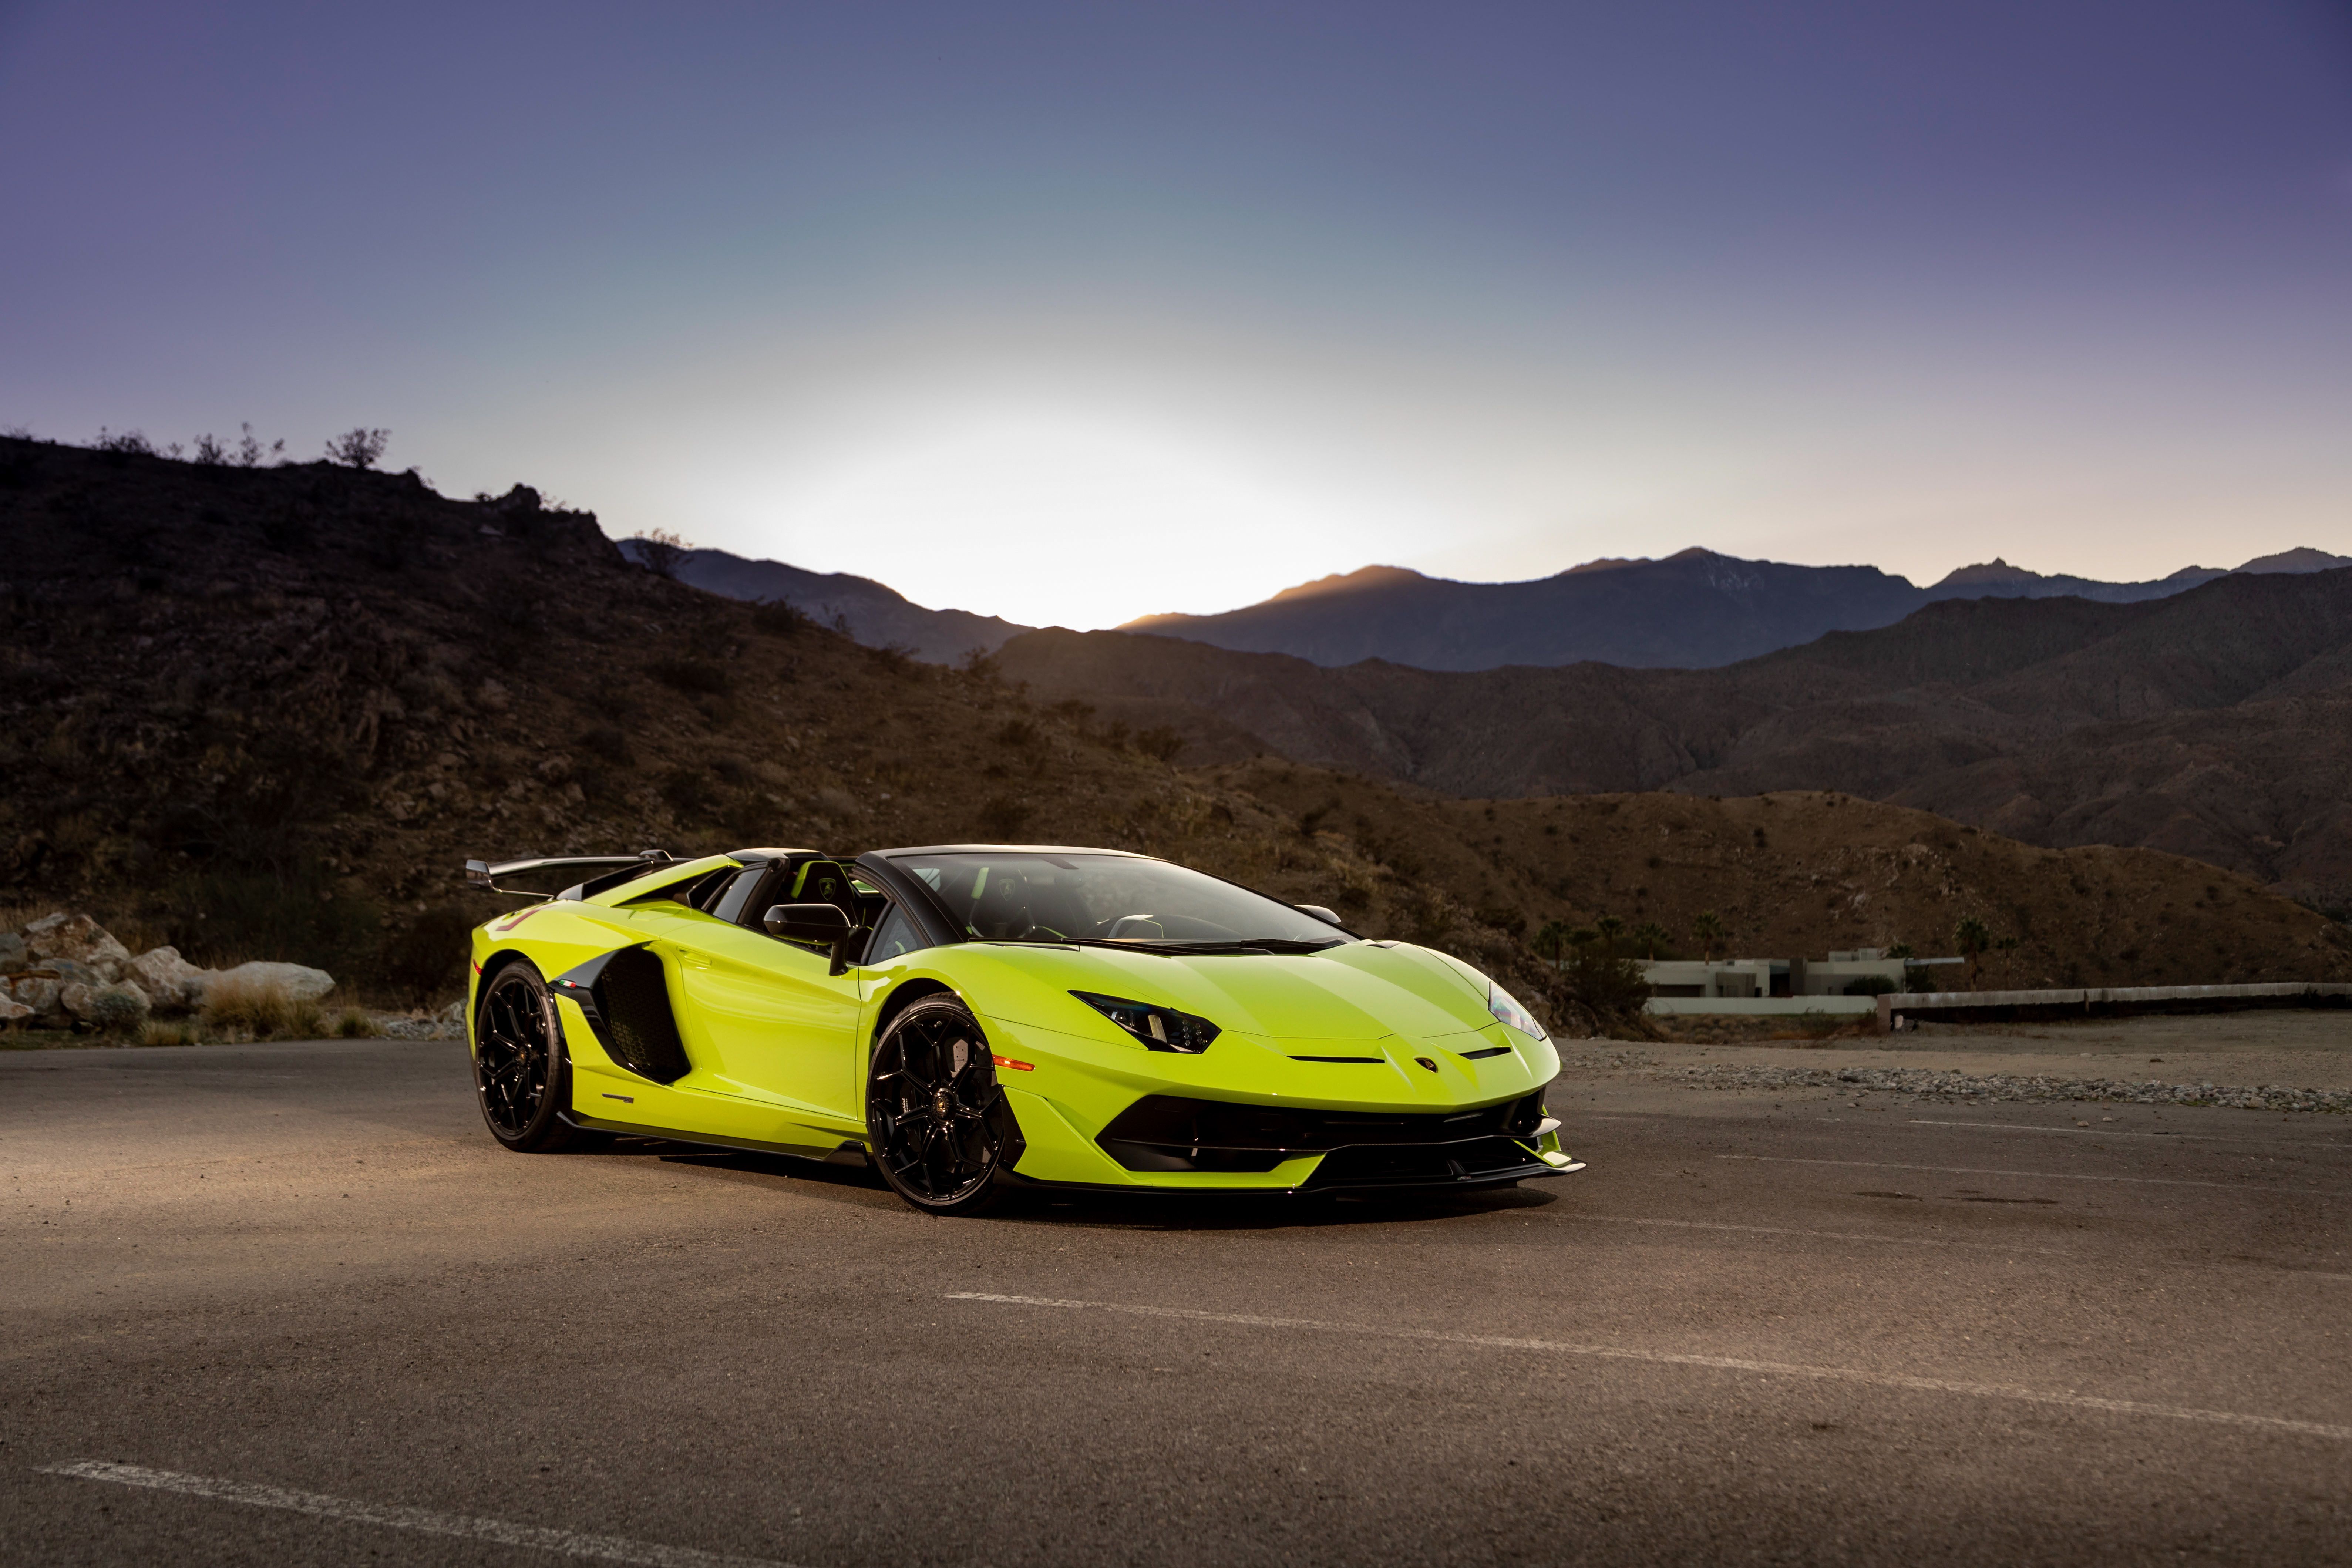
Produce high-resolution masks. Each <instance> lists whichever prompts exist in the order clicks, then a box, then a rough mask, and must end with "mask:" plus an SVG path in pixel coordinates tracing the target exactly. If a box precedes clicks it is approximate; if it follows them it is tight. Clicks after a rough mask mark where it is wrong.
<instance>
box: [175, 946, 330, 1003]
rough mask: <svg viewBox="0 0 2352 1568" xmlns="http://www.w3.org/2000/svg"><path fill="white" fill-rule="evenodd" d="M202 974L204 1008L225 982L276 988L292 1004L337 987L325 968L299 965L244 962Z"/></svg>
mask: <svg viewBox="0 0 2352 1568" xmlns="http://www.w3.org/2000/svg"><path fill="white" fill-rule="evenodd" d="M175 956H176V955H175ZM198 973H200V974H201V975H202V976H203V979H202V983H201V985H200V987H199V989H198V991H197V993H196V998H197V1002H198V1004H199V1005H202V1002H203V999H204V997H205V994H208V993H209V992H210V991H211V990H212V988H213V987H214V986H215V985H218V984H221V983H222V982H224V981H226V982H228V983H230V984H236V985H249V986H251V987H252V988H253V989H255V990H257V991H263V990H268V989H269V988H270V987H272V986H275V987H276V988H277V989H278V992H279V993H281V994H283V995H284V996H285V998H286V1000H288V1001H289V1002H316V1001H317V1000H318V999H319V998H320V997H321V996H324V995H325V994H327V993H328V992H330V991H332V990H333V989H334V988H335V977H334V976H333V975H331V974H330V973H327V972H326V971H325V970H323V969H311V968H308V967H306V966H304V965H302V964H299V963H240V964H238V965H237V966H236V968H235V969H216V970H203V971H199V972H198Z"/></svg>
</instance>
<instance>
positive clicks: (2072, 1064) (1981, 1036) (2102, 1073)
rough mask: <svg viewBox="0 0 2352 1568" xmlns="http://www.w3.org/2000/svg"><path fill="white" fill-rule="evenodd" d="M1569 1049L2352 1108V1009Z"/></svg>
mask: <svg viewBox="0 0 2352 1568" xmlns="http://www.w3.org/2000/svg"><path fill="white" fill-rule="evenodd" d="M1560 1051H1561V1058H1562V1066H1561V1076H1562V1078H1563V1079H1564V1080H1566V1081H1567V1082H1569V1083H1571V1084H1575V1083H1587V1082H1602V1081H1625V1080H1628V1079H1645V1080H1648V1081H1650V1082H1653V1083H1657V1084H1661V1085H1675V1086H1677V1087H1683V1088H1689V1089H1725V1090H1743V1089H1744V1090H1764V1089H1769V1090H1774V1091H1781V1090H1793V1091H1811V1092H1813V1093H1816V1094H1818V1095H1820V1096H1822V1097H1823V1098H1833V1097H1838V1096H1841V1095H1845V1096H1850V1095H1852V1094H1853V1093H1856V1092H1865V1091H1866V1092H1871V1093H1878V1094H1891V1095H1895V1096H1907V1097H1912V1098H1916V1099H1918V1100H1934V1101H1944V1102H1951V1101H1978V1102H1996V1101H2035V1100H2048V1101H2063V1100H2081V1101H2113V1102H2116V1103H2121V1104H2177V1105H2225V1106H2236V1107H2239V1108H2241V1109H2248V1110H2320V1111H2331V1112H2336V1113H2347V1112H2352V1014H2347V1013H2344V1012H2340V1011H2326V1012H2305V1011H2302V1010H2295V1011H2292V1012H2288V1011H2277V1012H2252V1013H2242V1014H2221V1015H2207V1016H2179V1017H2168V1016H2158V1017H2143V1018H2121V1019H2099V1020H2092V1021H2085V1022H2084V1023H2081V1024H2026V1025H2018V1024H2008V1025H1958V1024H1948V1025H1931V1026H1925V1027H1923V1028H1921V1029H1919V1030H1917V1031H1915V1032H1906V1034H1905V1035H1902V1036H1872V1037H1858V1038H1843V1039H1832V1040H1826V1041H1821V1042H1804V1043H1795V1042H1786V1041H1776V1042H1772V1043H1769V1044H1760V1045H1735V1044H1713V1045H1679V1044H1672V1043H1657V1044H1633V1043H1627V1042H1622V1041H1599V1040H1593V1041H1562V1042H1561V1043H1560Z"/></svg>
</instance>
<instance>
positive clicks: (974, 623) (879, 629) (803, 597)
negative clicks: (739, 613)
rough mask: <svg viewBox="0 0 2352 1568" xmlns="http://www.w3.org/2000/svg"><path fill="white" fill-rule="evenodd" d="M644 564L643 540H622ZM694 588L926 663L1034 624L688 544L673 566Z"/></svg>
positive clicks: (849, 577) (994, 642)
mask: <svg viewBox="0 0 2352 1568" xmlns="http://www.w3.org/2000/svg"><path fill="white" fill-rule="evenodd" d="M617 543H618V544H619V546H620V550H621V553H622V554H623V555H625V556H626V557H627V558H628V559H629V560H631V561H634V562H636V563H639V564H640V565H642V564H643V563H644V562H645V547H644V544H643V543H642V542H640V541H638V540H635V539H624V540H620V541H618V542H617ZM675 575H676V576H677V580H678V581H679V582H681V583H683V584H686V585H687V586H688V587H689V588H699V589H701V590H702V591H703V592H704V593H706V594H717V595H719V596H720V597H722V598H728V599H748V600H750V601H751V602H752V603H754V604H763V605H764V604H776V603H782V604H786V605H792V606H793V608H794V609H796V610H798V611H800V612H801V613H802V614H803V615H805V616H809V617H810V618H812V619H814V620H815V621H817V622H819V623H820V624H822V625H824V626H833V627H836V628H840V629H844V630H846V631H847V632H848V634H849V635H850V636H851V637H854V638H856V640H857V641H859V642H861V643H864V644H865V645H866V647H903V648H905V649H907V650H908V652H909V653H911V654H912V655H913V656H914V657H915V658H919V659H921V660H923V661H924V662H925V663H927V664H954V663H957V662H958V661H960V660H961V659H962V658H964V657H965V656H966V655H967V654H969V653H971V650H972V649H974V648H978V649H980V650H981V651H982V652H983V653H993V652H995V651H996V650H997V649H998V648H999V647H1003V645H1004V643H1005V641H1006V640H1007V639H1008V638H1012V637H1019V636H1020V635H1021V634H1022V633H1023V632H1025V631H1034V630H1035V629H1036V628H1034V627H1033V626H1016V625H1015V624H1014V623H1013V622H1011V621H1007V620H1001V619H999V618H998V617H996V616H976V615H973V614H972V613H971V611H969V610H932V609H926V608H925V607H924V606H922V605H918V604H916V603H914V602H913V601H912V600H910V599H908V597H907V596H906V595H904V594H901V593H899V592H898V590H897V589H896V588H892V587H889V586H887V585H886V584H881V583H877V582H876V581H875V580H874V579H873V578H871V577H859V576H856V575H854V574H850V573H847V572H804V571H803V570H802V569H801V568H799V567H797V566H787V565H786V564H784V563H782V562H781V561H752V560H748V559H746V558H745V557H743V556H740V555H735V554H730V552H727V551H724V550H688V551H685V552H682V553H680V555H679V556H678V558H677V567H676V571H675Z"/></svg>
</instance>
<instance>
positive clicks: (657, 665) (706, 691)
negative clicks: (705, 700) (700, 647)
mask: <svg viewBox="0 0 2352 1568" xmlns="http://www.w3.org/2000/svg"><path fill="white" fill-rule="evenodd" d="M646 674H647V675H650V676H652V677H653V678H654V679H656V680H658V681H660V682H661V683H662V684H663V685H664V686H667V687H670V688H672V689H675V690H678V691H683V692H686V693H687V694H688V695H689V696H698V697H720V696H724V695H725V694H726V692H727V690H728V689H729V688H730V686H732V685H733V684H734V683H733V682H732V681H730V680H729V679H728V678H727V672H726V671H725V670H724V669H721V668H719V666H717V665H715V664H712V663H711V662H709V660H708V659H700V658H663V659H656V660H655V661H654V662H653V663H651V664H649V665H647V666H646Z"/></svg>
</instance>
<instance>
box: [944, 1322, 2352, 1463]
mask: <svg viewBox="0 0 2352 1568" xmlns="http://www.w3.org/2000/svg"><path fill="white" fill-rule="evenodd" d="M946 1300H950V1301H990V1302H995V1303H999V1304H1002V1305H1005V1306H1013V1307H1055V1308H1062V1309H1066V1310H1081V1311H1096V1312H1121V1313H1126V1314H1128V1315H1129V1316H1132V1317H1139V1318H1178V1319H1182V1320H1184V1321H1189V1322H1195V1323H1234V1324H1238V1325H1240V1326H1241V1327H1244V1328H1253V1329H1307V1330H1314V1331H1321V1332H1325V1333H1339V1334H1355V1335H1357V1336H1359V1337H1361V1338H1366V1339H1389V1340H1421V1341H1434V1342H1438V1343H1441V1344H1453V1345H1479V1346H1484V1347H1486V1348H1488V1349H1492V1350H1512V1351H1547V1352H1551V1353H1553V1354H1556V1355H1574V1356H1591V1357H1594V1358H1596V1359H1599V1360H1602V1361H1632V1362H1646V1363H1651V1364H1652V1365H1656V1366H1698V1367H1708V1368H1712V1369H1715V1370H1717V1371H1722V1372H1756V1373H1768V1374H1769V1375H1772V1376H1777V1377H1811V1378H1822V1379H1828V1380H1833V1381H1836V1382H1840V1383H1860V1384H1869V1385H1870V1386H1872V1387H1875V1388H1906V1389H1917V1390H1921V1391H1924V1392H1927V1393H1930V1394H1971V1395H1974V1396H1975V1397H1977V1398H1979V1399H2009V1400H2015V1401H2018V1402H2020V1403H2021V1404H2027V1405H2065V1406H2067V1407H2069V1408H2072V1409H2075V1410H2103V1411H2108V1412H2112V1413H2114V1414H2116V1415H2155V1416H2160V1417H2162V1418H2163V1419H2165V1420H2168V1421H2197V1422H2204V1423H2207V1424H2209V1425H2212V1426H2242V1427H2247V1428H2250V1429H2252V1430H2253V1431H2257V1432H2289V1433H2293V1434H2294V1435H2295V1436H2303V1437H2332V1438H2334V1439H2335V1440H2336V1441H2337V1442H2347V1443H2352V1426H2330V1425H2329V1424H2327V1423H2326V1422H2324V1421H2294V1420H2289V1419H2288V1418H2287V1417H2285V1416H2283V1415H2245V1414H2242V1412H2239V1411H2235V1410H2199V1409H2196V1408H2194V1407H2193V1406H2189V1405H2151V1404H2148V1403H2147V1402H2145V1401H2142V1400H2137V1399H2101V1398H2097V1397H2095V1396H2094V1395H2091V1394H2063V1393H2060V1392H2058V1391H2057V1390H2054V1389H2042V1388H2021V1387H2018V1386H2016V1385H2014V1384H2000V1383H1962V1382H1958V1381H1957V1380H1955V1379H1951V1378H1943V1377H1909V1376H1906V1375H1904V1374H1903V1373H1891V1372H1867V1371H1864V1370H1863V1369H1861V1368H1859V1367H1845V1366H1808V1365H1806V1364H1804V1363H1800V1362H1785V1361H1747V1360H1743V1359H1741V1358H1739V1357H1738V1356H1721V1355H1685V1354H1680V1353H1677V1352H1671V1351H1644V1350H1632V1349H1628V1348H1626V1347H1623V1346H1620V1345H1580V1344H1571V1343H1570V1342H1566V1341H1561V1340H1521V1339H1511V1338H1507V1337H1505V1336H1503V1335H1500V1334H1454V1333H1447V1332H1445V1331H1443V1330H1440V1329H1404V1328H1393V1327H1391V1326H1388V1325H1386V1324H1373V1323H1332V1322H1325V1321H1321V1320H1319V1319H1316V1318H1263V1317H1257V1316H1255V1315H1253V1314H1250V1313H1246V1312H1201V1311H1194V1310H1192V1309H1190V1308H1184V1307H1139V1306H1129V1305H1128V1304H1126V1303H1124V1302H1118V1301H1065V1300H1056V1299H1055V1298H1053V1297H1050V1296H1003V1295H996V1294H992V1293H990V1292H987V1291H981V1290H952V1291H950V1292H949V1293H948V1295H947V1297H946Z"/></svg>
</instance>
